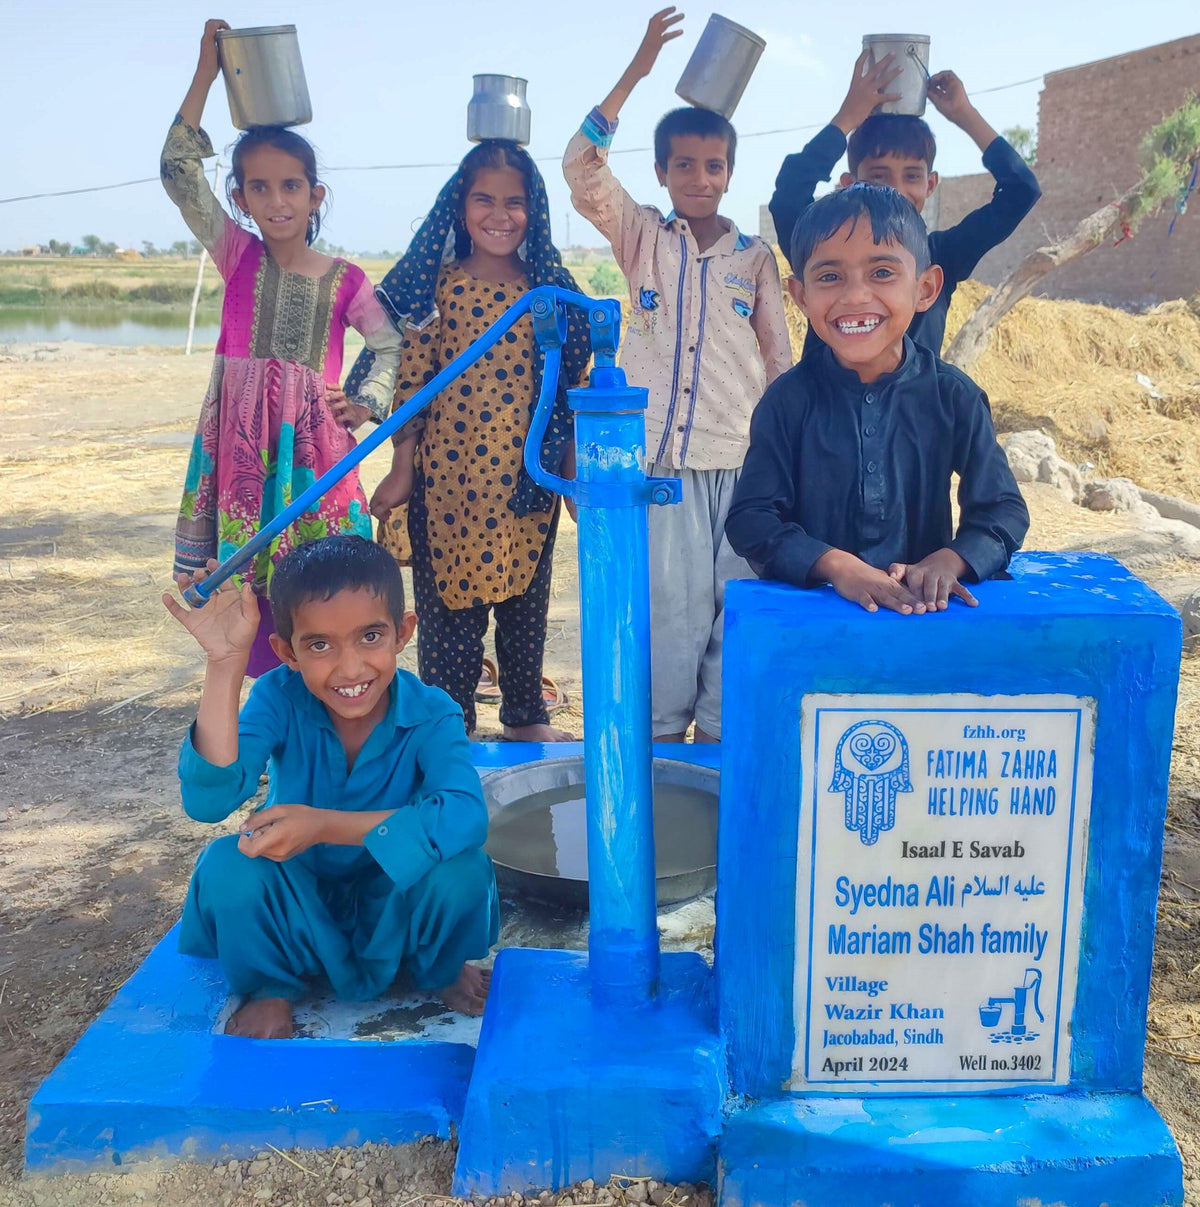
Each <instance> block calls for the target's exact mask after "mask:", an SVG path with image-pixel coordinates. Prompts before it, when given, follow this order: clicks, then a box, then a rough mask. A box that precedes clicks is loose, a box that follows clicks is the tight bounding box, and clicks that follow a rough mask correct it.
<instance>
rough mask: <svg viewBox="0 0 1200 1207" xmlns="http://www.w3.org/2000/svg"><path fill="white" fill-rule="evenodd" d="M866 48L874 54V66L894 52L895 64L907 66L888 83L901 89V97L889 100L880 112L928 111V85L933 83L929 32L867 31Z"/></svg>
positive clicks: (893, 89) (918, 113) (916, 113)
mask: <svg viewBox="0 0 1200 1207" xmlns="http://www.w3.org/2000/svg"><path fill="white" fill-rule="evenodd" d="M863 50H865V51H867V52H868V53H869V54H870V56H871V58H870V63H869V66H871V67H874V66H875V64H876V63H878V62H879V61H880V60H881V59H884V58H886V57H887V56H888V55H889V54H890V55H892V56H893V57H894V60H895V61H894V64H893V65H894V66H896V67H900V68H902V69H903V72H902V74H901V75H899V76H897V77H896V78H895V79H894V80H893V81H892V82H891V83H890V84H889V85H888V91H889V92H898V93H900V99H899V100H898V101H887V102H886V103H885V104H882V105H880V106H879V108H878V109H877V110H876V112H877V113H907V114H910V115H911V116H912V117H920V116H921V114H922V113H924V112H925V96H926V93H925V86H926V85H927V84H928V83H929V35H928V34H867V35H866V36H865V37H864V38H863Z"/></svg>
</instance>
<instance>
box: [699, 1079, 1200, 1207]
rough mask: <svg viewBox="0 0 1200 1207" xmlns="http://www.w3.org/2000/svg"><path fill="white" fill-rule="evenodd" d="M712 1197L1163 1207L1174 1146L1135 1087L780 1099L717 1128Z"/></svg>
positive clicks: (847, 1204)
mask: <svg viewBox="0 0 1200 1207" xmlns="http://www.w3.org/2000/svg"><path fill="white" fill-rule="evenodd" d="M720 1163H721V1180H720V1187H721V1200H720V1201H721V1207H781V1205H783V1204H789V1203H794V1204H803V1205H804V1207H879V1205H880V1204H883V1203H886V1204H888V1205H889V1207H947V1205H955V1207H958V1205H966V1204H970V1207H1017V1204H1025V1203H1034V1202H1037V1203H1046V1204H1050V1203H1053V1204H1062V1205H1063V1207H1168V1205H1170V1207H1174V1205H1176V1204H1180V1203H1182V1202H1183V1174H1182V1167H1181V1165H1180V1160H1179V1153H1178V1151H1177V1150H1176V1148H1175V1142H1174V1140H1172V1138H1171V1133H1170V1132H1169V1131H1168V1130H1167V1126H1166V1124H1165V1123H1163V1121H1162V1119H1161V1118H1160V1117H1159V1115H1158V1112H1157V1111H1155V1109H1154V1108H1153V1107H1152V1106H1150V1104H1149V1103H1148V1102H1146V1100H1145V1099H1144V1098H1142V1097H1141V1096H1140V1095H1138V1094H1058V1095H1041V1096H1030V1097H1023V1098H1004V1097H986V1098H983V1097H964V1098H953V1097H940V1096H939V1097H929V1098H915V1097H914V1098H871V1099H862V1098H854V1099H848V1098H823V1099H814V1098H810V1099H807V1100H796V1099H791V1100H778V1101H775V1102H771V1103H767V1104H763V1105H759V1106H756V1107H752V1108H751V1109H750V1110H748V1111H746V1112H744V1113H742V1114H740V1115H736V1116H735V1117H734V1118H732V1119H730V1120H729V1121H728V1123H727V1124H726V1127H725V1131H724V1134H723V1136H722V1138H721V1151H720Z"/></svg>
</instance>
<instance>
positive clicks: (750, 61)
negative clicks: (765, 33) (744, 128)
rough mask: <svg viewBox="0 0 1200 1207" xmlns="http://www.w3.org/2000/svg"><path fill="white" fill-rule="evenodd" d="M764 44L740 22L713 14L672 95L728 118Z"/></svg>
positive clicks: (747, 81)
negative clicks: (674, 94) (739, 23)
mask: <svg viewBox="0 0 1200 1207" xmlns="http://www.w3.org/2000/svg"><path fill="white" fill-rule="evenodd" d="M766 45H767V44H766V42H765V41H764V40H763V39H762V38H760V37H759V36H758V34H756V33H752V32H751V31H750V30H748V29H747V28H746V27H745V26H744V25H738V24H737V22H736V21H730V20H729V18H728V17H722V16H720V15H719V14H718V13H713V15H712V16H711V17H709V19H708V24H707V25H706V26H705V27H704V32H703V33H702V34H701V35H700V41H699V42H697V43H696V49H695V50H693V51H692V57H691V58H690V59H688V64H687V66H686V67H685V68H684V69H683V75H681V76H680V77H679V83H678V84H676V85H675V93H676V95H677V96H680V97H682V98H683V99H684V100H685V101H687V103H688V104H689V105H696V106H697V107H698V108H700V109H714V110H716V112H717V113H720V114H723V115H724V116H725V117H726V118H730V117H732V116H733V111H734V110H735V109H736V108H737V106H738V101H740V100H741V99H742V93H743V92H745V91H746V85H747V84H748V83H749V82H750V77H751V76H752V75H753V74H754V69H755V67H757V66H758V60H759V59H760V58H761V57H762V52H763V50H764V49H765V48H766Z"/></svg>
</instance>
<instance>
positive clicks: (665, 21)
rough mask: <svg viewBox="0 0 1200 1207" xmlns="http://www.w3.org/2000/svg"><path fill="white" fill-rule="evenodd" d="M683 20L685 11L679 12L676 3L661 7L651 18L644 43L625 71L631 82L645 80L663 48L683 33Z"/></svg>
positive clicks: (643, 39)
mask: <svg viewBox="0 0 1200 1207" xmlns="http://www.w3.org/2000/svg"><path fill="white" fill-rule="evenodd" d="M682 20H683V13H677V12H676V11H675V6H674V5H671V7H670V8H663V9H659V11H658V12H656V13H655V14H654V16H653V17H651V18H650V23H649V24H648V25H647V26H646V33H645V36H644V37H643V38H642V44H641V45H640V46H639V47H638V48H637V54H635V55H634V56H633V61H632V62H631V63H630V64H629V66H628V68H626V71H625V76H626V78H627V79H628V81H629V82H630V83H631V84H632V83H635V82H636V81H638V80H644V79H645V78H646V76H648V75H649V74H650V72H651V71H653V69H654V64H655V63H656V62H657V61H658V55H659V52H660V51H661V50H662V48H663V47H664V46H665V45H666V44H667V43H668V42H670V41H672V40H673V39H675V38H678V37H681V36H682V35H683V28H682V27H681V26H680V25H679V22H680V21H682Z"/></svg>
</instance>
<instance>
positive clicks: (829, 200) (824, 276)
mask: <svg viewBox="0 0 1200 1207" xmlns="http://www.w3.org/2000/svg"><path fill="white" fill-rule="evenodd" d="M792 263H793V264H794V265H796V268H797V270H798V272H799V274H800V276H799V277H798V278H797V277H789V278H788V288H789V290H790V292H791V294H792V297H793V299H794V300H795V302H796V304H797V305H798V306H799V307H800V308H801V309H802V310H803V311H804V313H805V314H806V315H807V316H808V321H809V323H811V324H812V328H813V330H814V331H815V332H816V334H817V335H818V336H819V337H820V339H821V340H822V341H823V344H824V346H819V347H817V348H816V349H814V351H813V354H812V355H810V356H806V357H804V358H803V359H802V360H801V362H800V364H798V365H797V366H796V367H795V368H794V369H792V370H791V372H789V373H785V374H784V375H783V376H782V377H781V378H780V379H779V380H778V381H777V382H775V384H774V385H772V386H771V387H770V389H768V390H767V392H766V394H765V395H763V400H762V402H761V403H759V406H758V410H757V411H755V413H754V421H753V423H752V424H751V426H750V451H749V452H748V453H747V455H746V465H745V468H744V469H743V471H742V477H741V480H740V481H739V482H738V485H737V489H736V490H735V491H734V494H733V504H732V506H731V507H730V509H729V519H728V521H727V522H726V525H725V531H726V534H727V535H728V537H729V543H730V544H731V545H732V546H733V548H734V549H735V550H736V551H737V552H738V553H740V554H741V555H742V556H743V557H744V558H746V560H747V561H748V562H749V563H750V565H751V566H753V567H754V569H755V570H756V571H757V573H758V574H759V575H760V576H761V577H763V578H774V579H779V580H780V581H782V582H786V583H793V584H795V585H796V586H798V587H810V586H815V585H817V584H818V583H825V582H828V583H831V584H832V585H833V587H834V589H835V590H836V591H837V592H838V594H839V595H842V596H844V597H845V598H846V599H849V600H852V601H854V602H855V603H859V604H861V605H862V606H863V607H864V608H866V609H867V611H869V612H874V611H877V610H878V609H879V608H881V607H882V608H890V609H892V610H893V611H895V612H902V613H905V614H913V613H918V614H919V613H922V612H934V611H944V610H945V608H946V607H947V603H948V601H949V598H950V596H951V595H956V596H958V598H959V599H961V600H963V602H965V603H967V604H970V605H972V606H973V605H974V604H975V602H976V600H975V598H974V596H972V594H971V592H970V591H969V590H967V588H966V587H965V586H964V585H963V582H964V580H965V581H967V582H978V581H980V580H981V579H985V578H989V577H990V576H992V575H994V574H996V573H997V572H998V571H1000V570H1003V569H1004V567H1005V566H1007V565H1008V560H1009V558H1010V557H1011V556H1012V553H1013V551H1014V550H1015V549H1017V548H1018V547H1019V546H1020V544H1021V540H1022V538H1023V537H1024V535H1025V532H1026V530H1027V529H1028V527H1029V512H1028V511H1027V510H1026V508H1025V501H1024V500H1023V499H1022V498H1021V492H1020V491H1019V490H1018V489H1017V483H1016V480H1015V479H1014V478H1013V475H1012V471H1011V470H1010V469H1009V467H1008V461H1007V460H1006V459H1005V456H1004V453H1003V452H1002V451H1001V449H1000V446H999V445H998V444H997V443H996V433H995V430H994V429H993V427H992V416H991V412H990V410H989V409H988V403H987V398H986V397H985V396H984V393H983V391H982V390H981V389H980V388H979V387H978V386H977V385H976V384H975V383H974V382H973V381H972V380H971V379H970V378H969V377H968V376H967V375H966V374H965V373H962V372H960V371H959V370H958V369H956V368H954V367H953V366H951V365H947V364H945V363H943V362H942V361H941V360H939V359H938V357H937V356H935V355H934V354H933V353H932V352H931V351H930V350H929V349H928V348H923V347H921V346H920V345H918V344H915V343H914V342H913V340H912V339H911V338H910V337H909V336H908V335H906V334H905V332H906V331H908V330H909V324H910V323H911V322H912V319H913V315H914V314H920V313H924V312H927V311H928V310H929V308H930V307H931V306H932V305H933V304H934V302H935V301H936V299H937V295H938V287H939V285H940V284H941V275H942V273H941V269H940V268H938V266H937V265H935V264H931V263H930V259H929V242H928V239H927V237H926V234H925V225H924V223H923V222H922V221H921V216H920V214H918V213H917V211H916V209H915V208H914V207H913V206H912V204H911V203H910V202H909V201H908V200H907V199H906V198H904V197H902V196H901V195H900V194H899V193H897V192H896V191H895V190H894V189H890V188H877V187H875V186H874V185H866V184H856V185H853V186H851V187H850V188H848V189H845V190H843V191H841V192H837V193H831V194H830V195H829V196H827V197H822V198H821V199H820V200H819V201H817V202H816V203H814V204H813V205H812V206H811V207H810V208H809V210H808V211H807V212H806V213H805V214H804V216H803V217H802V218H801V220H800V222H799V224H798V225H797V227H796V235H795V238H794V240H793V242H792ZM955 473H956V474H958V475H959V478H960V482H959V487H958V504H959V522H958V531H957V533H956V532H955V531H954V525H953V521H952V517H951V512H950V479H951V474H955Z"/></svg>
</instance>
